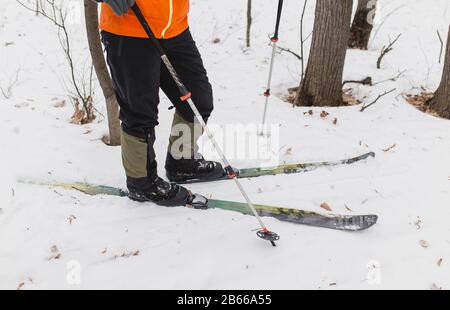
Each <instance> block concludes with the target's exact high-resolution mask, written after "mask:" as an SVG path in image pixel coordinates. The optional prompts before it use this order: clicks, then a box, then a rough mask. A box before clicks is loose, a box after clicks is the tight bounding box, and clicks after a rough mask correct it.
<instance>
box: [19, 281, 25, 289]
mask: <svg viewBox="0 0 450 310" xmlns="http://www.w3.org/2000/svg"><path fill="white" fill-rule="evenodd" d="M24 286H25V282H20V283H19V285H18V286H17V290H18V291H20V290H21V289H22V288H23V287H24Z"/></svg>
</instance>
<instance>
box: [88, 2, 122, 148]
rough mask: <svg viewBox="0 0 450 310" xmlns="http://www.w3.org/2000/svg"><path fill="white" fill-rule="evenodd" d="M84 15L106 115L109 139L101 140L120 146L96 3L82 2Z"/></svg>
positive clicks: (117, 114) (115, 103)
mask: <svg viewBox="0 0 450 310" xmlns="http://www.w3.org/2000/svg"><path fill="white" fill-rule="evenodd" d="M84 14H85V20H86V31H87V38H88V43H89V50H90V52H91V57H92V63H93V64H94V68H95V72H96V74H97V78H98V81H99V83H100V86H101V88H102V91H103V95H104V97H105V101H106V110H107V113H108V126H109V137H108V139H103V140H104V142H106V143H107V144H109V145H112V146H114V145H120V122H119V108H118V104H117V98H116V94H115V92H114V88H113V84H112V81H111V77H110V74H109V71H108V68H107V66H106V62H105V58H104V55H103V50H102V44H101V42H100V34H99V30H98V8H97V3H94V2H93V1H92V0H84ZM105 140H106V141H105Z"/></svg>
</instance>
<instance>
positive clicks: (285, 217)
mask: <svg viewBox="0 0 450 310" xmlns="http://www.w3.org/2000/svg"><path fill="white" fill-rule="evenodd" d="M22 183H28V184H35V185H45V186H49V187H52V188H53V187H60V188H64V189H67V190H78V191H80V192H82V193H84V194H87V195H92V196H95V195H109V196H118V197H127V196H128V192H127V191H125V190H123V189H120V188H116V187H110V186H104V185H93V184H87V183H54V184H50V183H48V184H47V183H33V182H22ZM186 207H192V206H186ZM208 209H220V210H226V211H235V212H239V213H241V214H245V215H253V213H252V210H250V209H249V208H248V205H247V204H246V203H241V202H235V201H225V200H215V199H209V200H208ZM255 209H256V211H257V212H258V214H259V215H260V216H262V217H272V218H276V219H278V220H280V221H283V222H289V223H294V224H302V225H308V226H314V227H321V228H328V229H334V230H341V231H362V230H366V229H368V228H370V227H372V226H374V225H375V224H376V223H377V221H378V216H377V215H326V214H320V213H316V212H312V211H304V210H298V209H291V208H282V207H275V206H266V205H255Z"/></svg>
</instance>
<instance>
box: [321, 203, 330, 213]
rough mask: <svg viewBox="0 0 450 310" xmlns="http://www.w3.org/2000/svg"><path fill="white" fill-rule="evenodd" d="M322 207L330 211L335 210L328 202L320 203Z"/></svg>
mask: <svg viewBox="0 0 450 310" xmlns="http://www.w3.org/2000/svg"><path fill="white" fill-rule="evenodd" d="M320 207H321V208H322V209H324V210H327V211H330V212H331V211H333V210H332V209H331V207H330V205H329V204H328V203H326V202H324V203H322V204H321V205H320Z"/></svg>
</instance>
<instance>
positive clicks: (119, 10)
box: [97, 0, 136, 16]
mask: <svg viewBox="0 0 450 310" xmlns="http://www.w3.org/2000/svg"><path fill="white" fill-rule="evenodd" d="M97 2H104V3H106V4H108V5H109V6H110V7H111V8H112V9H113V11H114V13H116V14H117V15H118V16H122V15H123V14H125V13H128V10H129V9H130V7H132V6H133V5H134V3H135V2H136V0H97Z"/></svg>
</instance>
